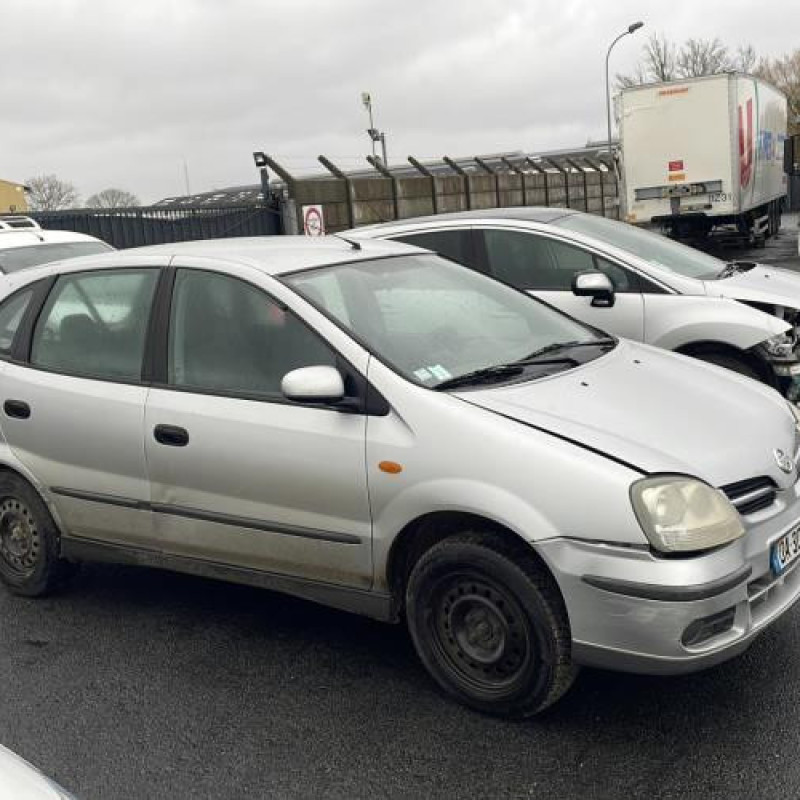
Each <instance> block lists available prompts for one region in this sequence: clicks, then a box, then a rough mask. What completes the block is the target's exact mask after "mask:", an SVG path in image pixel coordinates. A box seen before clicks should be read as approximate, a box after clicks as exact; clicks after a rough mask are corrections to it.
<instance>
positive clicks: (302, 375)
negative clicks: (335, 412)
mask: <svg viewBox="0 0 800 800" xmlns="http://www.w3.org/2000/svg"><path fill="white" fill-rule="evenodd" d="M281 391H282V392H283V396H284V397H286V398H287V399H288V400H294V401H295V402H297V403H336V402H338V401H340V400H342V399H344V380H343V379H342V374H341V372H339V370H338V369H336V368H335V367H328V366H319V367H301V368H300V369H293V370H292V371H291V372H287V373H286V374H285V375H284V376H283V380H282V381H281Z"/></svg>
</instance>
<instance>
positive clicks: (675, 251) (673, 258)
mask: <svg viewBox="0 0 800 800" xmlns="http://www.w3.org/2000/svg"><path fill="white" fill-rule="evenodd" d="M553 224H554V225H556V226H558V227H561V228H568V229H569V230H572V231H576V232H577V233H582V234H584V235H586V236H591V237H592V238H594V239H597V240H598V241H600V242H605V243H606V244H610V245H613V246H614V247H618V248H619V249H620V250H624V251H626V252H628V253H631V254H632V255H635V256H638V257H639V258H642V259H644V260H645V261H650V262H651V263H653V264H655V265H656V266H659V267H663V268H665V269H668V270H670V271H671V272H675V273H677V274H678V275H683V276H685V277H687V278H698V279H700V280H711V279H713V278H716V277H717V276H718V275H719V273H720V272H722V270H723V269H724V268H725V264H724V263H723V262H722V261H720V260H719V259H718V258H714V257H713V256H709V255H707V254H706V253H701V252H700V251H699V250H696V249H695V248H693V247H688V246H687V245H685V244H680V243H679V242H675V241H673V240H672V239H668V238H667V237H666V236H661V235H660V234H658V233H654V232H652V231H647V230H643V229H642V228H637V227H636V226H635V225H629V224H628V223H627V222H617V221H616V220H613V219H606V218H604V217H597V216H594V215H593V214H568V215H566V216H564V217H561V218H560V219H558V220H556V221H555V222H554V223H553Z"/></svg>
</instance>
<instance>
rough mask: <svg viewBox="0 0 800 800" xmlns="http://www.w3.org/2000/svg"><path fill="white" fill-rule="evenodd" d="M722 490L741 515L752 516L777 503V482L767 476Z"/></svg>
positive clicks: (730, 485) (731, 485) (725, 487)
mask: <svg viewBox="0 0 800 800" xmlns="http://www.w3.org/2000/svg"><path fill="white" fill-rule="evenodd" d="M721 488H722V491H723V492H725V494H726V495H727V496H728V500H730V501H731V503H733V505H734V506H735V507H736V510H737V511H738V512H739V513H740V514H752V513H753V512H754V511H761V509H764V508H769V507H770V506H771V505H772V504H773V503H774V502H775V498H776V493H777V487H776V486H775V482H774V481H773V480H772V478H767V477H766V476H765V477H761V478H748V479H747V480H745V481H737V482H736V483H729V484H728V485H727V486H722V487H721Z"/></svg>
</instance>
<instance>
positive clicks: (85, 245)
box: [0, 242, 114, 272]
mask: <svg viewBox="0 0 800 800" xmlns="http://www.w3.org/2000/svg"><path fill="white" fill-rule="evenodd" d="M113 249H114V248H113V247H110V246H109V245H107V244H106V243H105V242H53V243H51V244H32V245H28V246H27V247H12V248H10V249H8V250H0V270H2V271H3V272H17V270H20V269H25V267H35V266H37V265H38V264H47V263H48V262H50V261H61V260H62V259H64V258H75V257H76V256H93V255H96V254H97V253H107V252H109V251H110V250H113Z"/></svg>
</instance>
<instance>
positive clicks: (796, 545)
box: [769, 525, 800, 575]
mask: <svg viewBox="0 0 800 800" xmlns="http://www.w3.org/2000/svg"><path fill="white" fill-rule="evenodd" d="M798 558H800V525H797V526H796V527H794V528H792V530H790V531H789V533H785V534H784V535H783V536H781V538H780V539H778V541H777V542H775V544H773V545H772V552H771V553H770V557H769V563H770V566H771V567H772V571H773V572H774V573H775V574H776V575H780V574H781V573H782V572H785V571H786V568H787V567H788V566H790V565H791V564H794V562H795V561H797V559H798Z"/></svg>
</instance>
